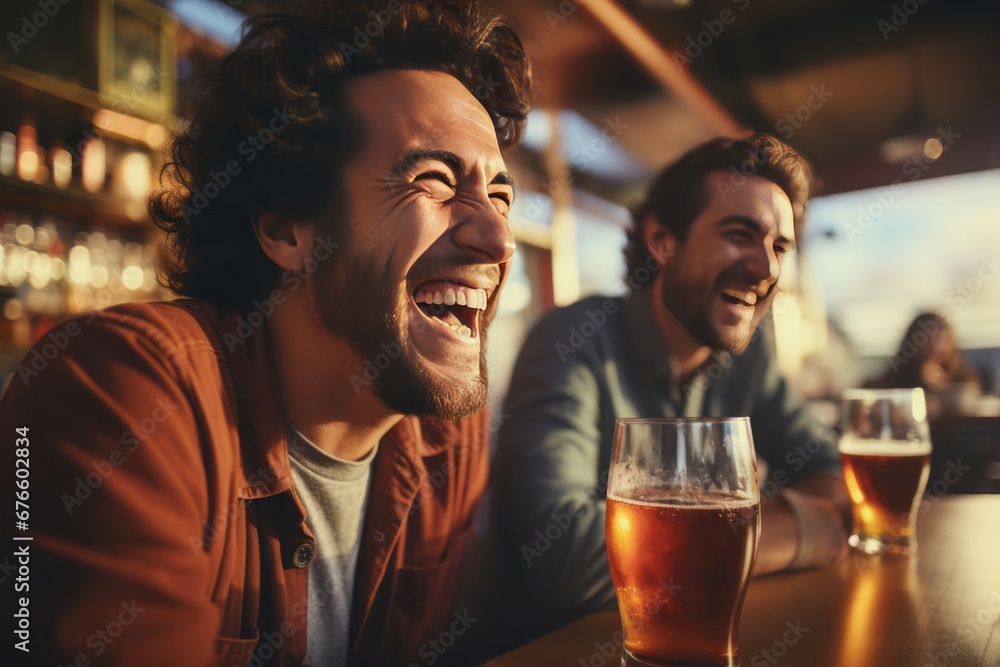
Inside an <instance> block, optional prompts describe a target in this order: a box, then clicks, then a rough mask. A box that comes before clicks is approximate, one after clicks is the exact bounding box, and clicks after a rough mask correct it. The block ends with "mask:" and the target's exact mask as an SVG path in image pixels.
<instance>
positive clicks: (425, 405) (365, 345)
mask: <svg viewBox="0 0 1000 667" xmlns="http://www.w3.org/2000/svg"><path fill="white" fill-rule="evenodd" d="M342 248H343V253H344V254H343V255H342V256H341V257H339V258H338V259H337V263H336V265H335V266H331V267H329V270H321V271H320V272H319V273H318V274H317V275H316V290H315V298H316V308H317V310H318V311H319V313H320V316H321V318H322V320H323V324H324V326H325V327H326V329H327V330H328V331H329V332H330V333H331V334H333V335H335V336H337V337H340V338H343V339H345V340H346V341H347V342H348V344H349V345H350V346H351V347H352V348H354V350H355V351H357V352H358V353H359V354H360V355H361V357H362V359H365V360H367V361H368V362H369V363H371V364H372V365H373V366H374V368H375V369H376V370H377V371H378V376H377V377H376V378H375V379H374V380H372V381H371V383H370V385H369V389H370V391H371V392H372V394H373V395H374V396H375V397H376V398H378V399H379V400H380V401H381V402H382V404H383V405H385V406H386V407H387V408H389V409H390V410H393V411H395V412H399V413H401V414H405V415H413V416H417V417H435V418H437V419H443V420H447V421H457V420H459V419H463V418H465V417H468V416H469V415H471V414H473V413H475V412H476V411H477V410H479V409H481V408H482V406H483V405H484V404H485V402H486V397H487V390H488V386H487V385H488V383H487V372H486V325H487V322H486V318H485V316H484V317H483V321H482V323H481V325H480V330H479V332H478V334H479V374H478V377H475V378H468V379H466V378H456V377H444V376H442V375H440V374H438V373H435V372H434V371H433V370H431V369H430V368H428V367H427V365H426V364H425V362H424V361H423V360H422V358H421V356H420V353H419V352H418V351H417V349H416V347H415V346H414V344H413V340H412V338H411V336H410V333H409V332H408V328H407V325H408V322H407V319H408V316H407V312H408V310H409V308H408V305H409V304H408V301H409V299H411V295H410V294H407V293H405V292H399V290H398V289H395V288H394V287H393V286H394V285H396V284H397V283H398V281H397V280H395V279H393V277H392V276H390V275H388V271H387V269H385V268H384V267H385V262H379V261H374V260H373V259H371V258H362V257H359V256H357V255H356V254H355V255H352V254H351V250H350V249H349V248H348V247H347V244H345V245H344V246H342ZM416 326H418V327H419V326H423V327H430V326H431V325H430V322H429V320H423V319H421V320H418V321H417V322H416ZM365 366H366V368H367V367H368V366H367V364H366V365H365ZM366 379H367V378H366ZM358 390H359V391H360V389H358Z"/></svg>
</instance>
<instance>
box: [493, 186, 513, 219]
mask: <svg viewBox="0 0 1000 667" xmlns="http://www.w3.org/2000/svg"><path fill="white" fill-rule="evenodd" d="M490 199H493V200H496V201H500V202H503V205H502V206H497V210H498V211H499V212H500V215H502V216H504V217H507V214H508V213H510V204H511V201H512V197H511V195H510V193H509V192H503V191H501V192H491V193H490Z"/></svg>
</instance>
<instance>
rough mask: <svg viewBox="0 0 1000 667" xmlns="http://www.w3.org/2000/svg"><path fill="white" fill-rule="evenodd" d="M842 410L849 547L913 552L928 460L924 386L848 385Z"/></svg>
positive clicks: (882, 552) (842, 444) (888, 552)
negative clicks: (851, 528)
mask: <svg viewBox="0 0 1000 667" xmlns="http://www.w3.org/2000/svg"><path fill="white" fill-rule="evenodd" d="M843 410H844V412H843V425H844V432H843V434H842V435H841V437H840V445H839V449H840V458H841V460H842V462H843V466H844V481H845V482H847V489H848V491H849V492H850V494H851V508H852V510H853V513H854V532H853V534H852V535H851V537H850V540H849V541H850V544H851V546H852V547H854V548H855V549H859V550H861V551H864V552H866V553H869V554H873V555H874V554H903V555H905V554H913V553H916V550H917V539H916V520H917V505H918V503H919V502H920V497H921V496H922V495H923V493H924V487H925V486H927V476H928V475H929V474H930V460H931V439H930V431H929V428H928V426H927V404H926V403H925V402H924V390H923V389H920V388H917V389H849V390H847V391H845V392H844V397H843Z"/></svg>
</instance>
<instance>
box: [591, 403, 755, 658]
mask: <svg viewBox="0 0 1000 667" xmlns="http://www.w3.org/2000/svg"><path fill="white" fill-rule="evenodd" d="M759 532H760V489H759V486H758V482H757V461H756V456H755V453H754V446H753V437H752V435H751V433H750V419H749V418H747V417H740V418H736V419H619V420H618V421H617V423H616V428H615V443H614V453H613V454H612V460H611V474H610V477H609V479H608V500H607V546H608V561H609V563H610V564H611V577H612V579H613V580H614V583H615V590H616V592H617V595H618V610H619V613H620V614H621V620H622V630H623V633H624V651H623V654H622V662H621V664H622V665H623V667H633V666H634V667H640V666H654V665H655V666H656V667H671V666H680V665H684V666H685V667H695V666H699V667H700V666H705V667H707V666H712V667H722V666H731V665H738V664H739V661H738V649H737V638H738V635H739V622H740V610H741V609H742V607H743V598H744V597H745V595H746V592H747V586H748V584H749V582H750V575H751V573H752V572H753V566H754V562H755V561H756V559H757V540H758V534H759Z"/></svg>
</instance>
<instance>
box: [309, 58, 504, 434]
mask: <svg viewBox="0 0 1000 667" xmlns="http://www.w3.org/2000/svg"><path fill="white" fill-rule="evenodd" d="M345 91H346V97H347V100H348V103H349V105H350V106H351V108H352V109H353V110H354V111H355V114H356V115H357V116H358V117H359V118H361V119H363V121H362V122H363V124H364V126H365V133H364V137H363V141H362V144H363V145H362V147H361V148H360V149H359V150H358V152H357V154H356V155H355V156H354V157H353V158H351V159H350V160H349V161H348V162H347V164H346V165H345V167H344V169H343V171H342V176H341V182H342V191H343V192H344V193H345V199H346V201H345V202H344V204H345V205H344V206H341V210H340V211H338V212H337V213H335V215H336V216H337V217H338V218H340V219H341V220H342V221H343V223H344V228H345V230H346V231H345V234H346V239H345V242H344V244H343V246H342V247H341V248H340V249H339V250H338V258H337V260H336V261H334V262H331V268H330V270H329V271H325V272H323V274H322V275H320V277H319V283H318V286H317V290H316V298H317V308H318V310H319V311H320V313H321V316H322V318H323V321H324V324H325V325H326V327H327V329H328V330H329V331H331V332H332V333H334V334H335V335H337V336H340V337H343V338H345V339H346V340H347V341H348V342H349V343H350V345H351V347H352V348H353V349H354V350H355V351H356V352H357V354H358V355H359V356H358V361H359V364H363V363H364V361H365V360H368V361H370V362H372V363H373V364H375V363H376V360H379V361H381V363H380V364H378V366H377V367H378V368H379V376H378V378H377V379H376V380H375V381H374V383H373V391H374V392H375V394H376V396H378V397H379V398H380V399H381V400H382V402H383V403H385V404H386V405H387V406H388V407H390V408H391V409H393V410H395V411H397V412H401V413H404V414H416V415H433V416H437V417H440V418H444V419H458V418H461V417H464V416H466V415H468V414H470V413H471V412H473V411H475V410H476V409H478V408H479V407H480V406H481V405H482V403H483V401H484V400H485V397H486V389H487V384H486V364H485V339H486V327H487V325H488V323H489V321H490V319H491V318H492V315H493V313H494V311H495V309H496V303H497V296H498V290H499V287H500V284H501V283H502V282H503V279H504V276H505V273H506V263H507V262H508V261H509V260H510V258H511V256H512V255H513V251H514V241H513V237H512V235H511V233H510V228H509V227H508V225H507V212H508V209H509V207H510V203H511V200H512V198H513V188H512V185H511V179H510V176H509V175H508V174H507V172H506V168H505V166H504V161H503V158H502V157H501V154H500V149H499V147H498V144H497V139H496V133H495V131H494V128H493V124H492V122H491V120H490V117H489V114H488V113H487V112H486V110H485V109H484V108H483V106H482V105H481V104H480V103H479V102H478V101H477V100H476V99H475V98H474V97H473V96H472V94H471V93H469V91H468V90H467V89H466V88H465V87H464V86H463V85H462V84H461V83H460V82H459V81H458V80H457V79H455V78H453V77H452V76H450V75H448V74H444V73H440V72H430V71H423V70H391V71H386V72H379V73H375V74H369V75H366V76H364V77H361V78H358V79H356V80H353V81H351V82H349V83H348V84H347V85H346V89H345ZM380 355H381V356H380ZM387 357H388V358H390V359H391V361H390V362H389V363H388V365H387V366H385V360H386V358H387ZM382 366H385V368H382ZM345 381H346V380H345Z"/></svg>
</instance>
